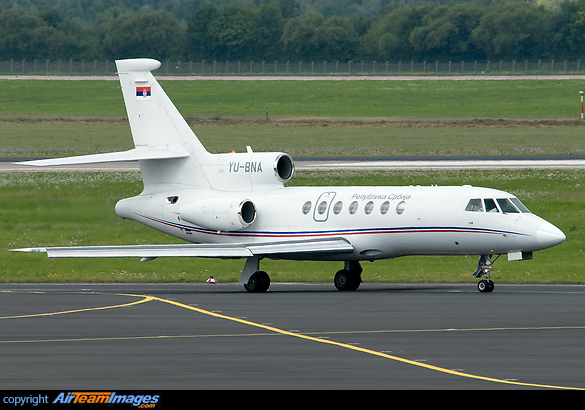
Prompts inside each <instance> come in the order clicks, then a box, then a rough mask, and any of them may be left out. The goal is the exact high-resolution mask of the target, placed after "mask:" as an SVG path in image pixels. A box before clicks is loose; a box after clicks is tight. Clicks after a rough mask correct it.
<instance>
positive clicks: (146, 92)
mask: <svg viewBox="0 0 585 410" xmlns="http://www.w3.org/2000/svg"><path fill="white" fill-rule="evenodd" d="M150 96H151V87H136V101H150Z"/></svg>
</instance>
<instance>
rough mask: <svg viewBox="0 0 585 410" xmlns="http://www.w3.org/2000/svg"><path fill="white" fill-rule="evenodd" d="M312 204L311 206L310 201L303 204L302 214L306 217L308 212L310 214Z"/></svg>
mask: <svg viewBox="0 0 585 410" xmlns="http://www.w3.org/2000/svg"><path fill="white" fill-rule="evenodd" d="M312 205H313V204H311V201H307V202H305V204H304V205H303V214H304V215H307V214H308V213H309V212H311V206H312Z"/></svg>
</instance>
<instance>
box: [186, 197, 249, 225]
mask: <svg viewBox="0 0 585 410" xmlns="http://www.w3.org/2000/svg"><path fill="white" fill-rule="evenodd" d="M179 216H180V218H181V219H182V220H184V221H187V222H190V223H192V224H194V225H197V226H201V227H203V228H209V229H213V230H214V231H233V230H238V229H242V228H245V227H247V226H249V225H250V224H251V223H253V222H254V220H255V219H256V206H255V205H254V203H253V202H252V201H250V200H248V199H235V198H207V199H201V200H199V201H195V202H191V203H188V204H185V205H183V206H181V208H180V209H179Z"/></svg>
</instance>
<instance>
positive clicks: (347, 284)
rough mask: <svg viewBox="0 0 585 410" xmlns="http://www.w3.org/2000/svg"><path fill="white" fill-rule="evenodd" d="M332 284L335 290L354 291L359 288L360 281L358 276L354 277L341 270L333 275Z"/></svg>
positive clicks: (350, 273)
mask: <svg viewBox="0 0 585 410" xmlns="http://www.w3.org/2000/svg"><path fill="white" fill-rule="evenodd" d="M333 283H334V284H335V287H336V288H337V290H356V289H357V288H359V286H360V283H361V280H360V275H359V274H358V275H356V274H355V273H352V272H350V271H348V270H345V269H342V270H340V271H338V272H337V273H336V274H335V279H333Z"/></svg>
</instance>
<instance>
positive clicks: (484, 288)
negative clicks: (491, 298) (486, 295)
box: [473, 255, 500, 292]
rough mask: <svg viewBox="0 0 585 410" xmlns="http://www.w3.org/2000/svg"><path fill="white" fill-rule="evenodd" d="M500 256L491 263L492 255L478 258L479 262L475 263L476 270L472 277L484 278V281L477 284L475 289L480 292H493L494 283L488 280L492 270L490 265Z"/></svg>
mask: <svg viewBox="0 0 585 410" xmlns="http://www.w3.org/2000/svg"><path fill="white" fill-rule="evenodd" d="M499 257H500V256H499V255H498V257H497V258H496V259H494V260H493V261H492V255H481V256H480V257H479V262H478V263H477V269H476V270H475V272H473V276H474V277H476V278H481V277H482V276H485V279H482V280H480V281H479V283H478V284H477V289H478V290H479V291H480V292H493V290H494V282H492V281H491V280H490V272H491V270H492V265H493V264H494V262H495V261H497V260H498V258H499Z"/></svg>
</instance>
